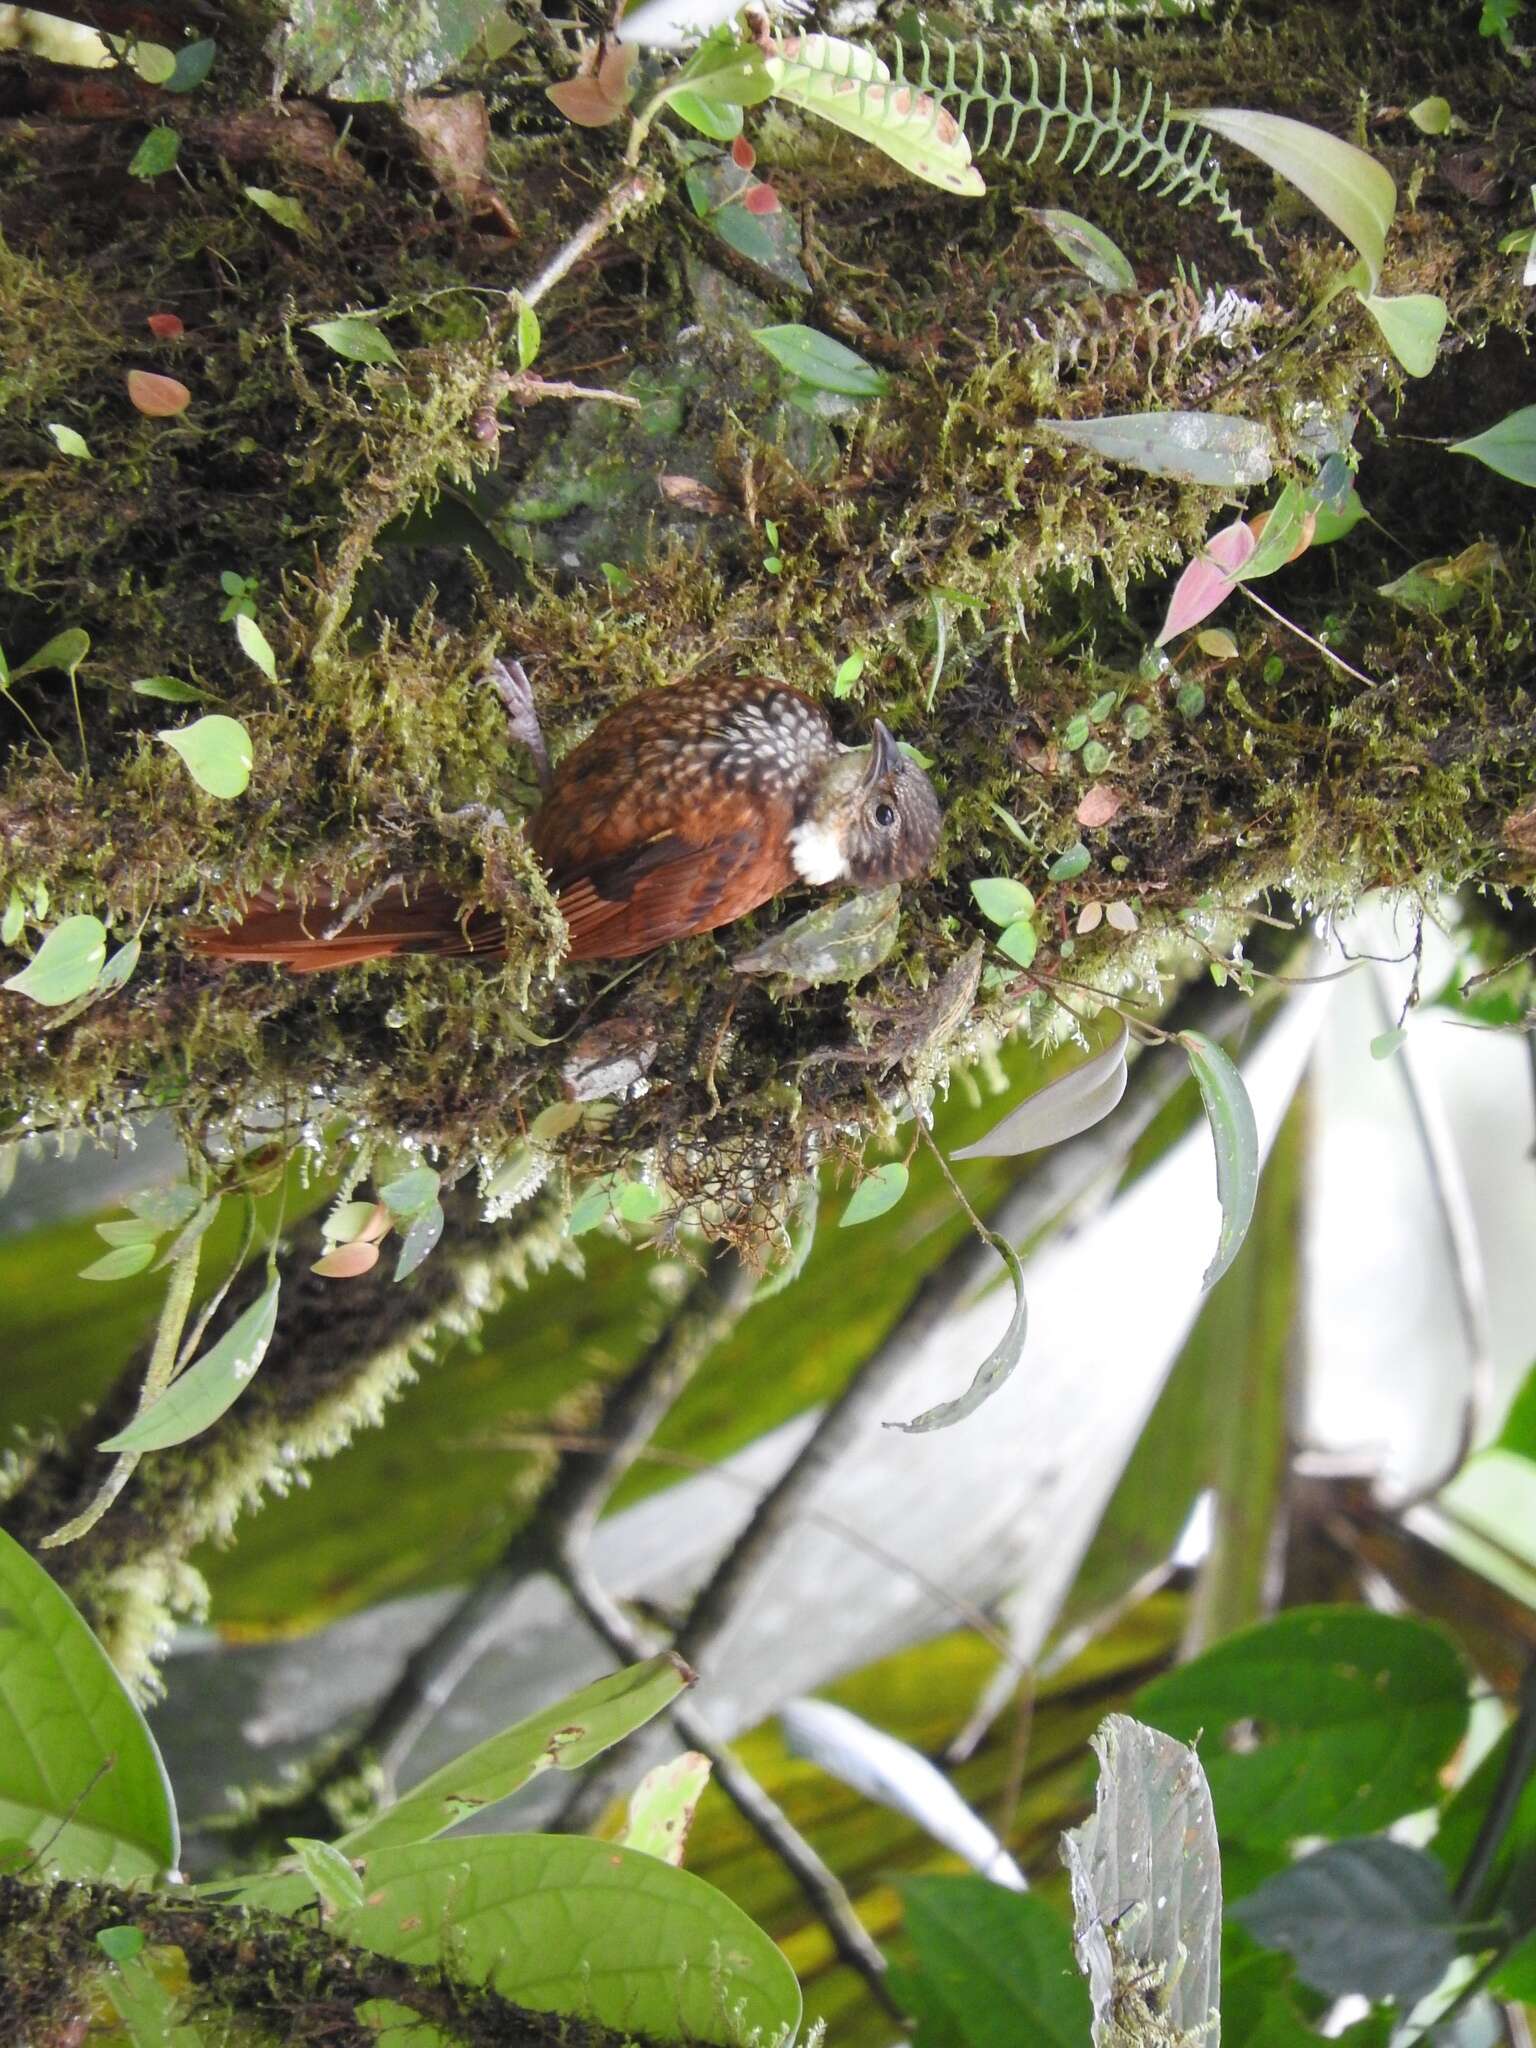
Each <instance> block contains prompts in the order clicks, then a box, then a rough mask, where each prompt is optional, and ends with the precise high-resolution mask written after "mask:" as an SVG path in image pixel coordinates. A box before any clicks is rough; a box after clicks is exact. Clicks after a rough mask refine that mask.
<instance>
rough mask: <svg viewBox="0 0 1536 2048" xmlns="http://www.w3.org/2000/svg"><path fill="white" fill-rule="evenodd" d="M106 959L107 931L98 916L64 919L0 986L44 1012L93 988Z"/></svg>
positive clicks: (72, 1000) (69, 1001)
mask: <svg viewBox="0 0 1536 2048" xmlns="http://www.w3.org/2000/svg"><path fill="white" fill-rule="evenodd" d="M106 958H107V928H106V926H105V925H104V924H103V923H102V921H101V919H100V918H99V917H66V918H65V919H64V921H63V923H62V924H56V925H55V926H54V928H53V930H52V931H51V932H49V933H48V935H47V937H46V938H45V939H44V940H43V943H42V944H41V945H40V946H39V947H38V949H37V951H36V952H35V953H34V954H33V955H32V958H31V961H30V962H29V963H28V965H27V966H25V967H24V968H23V969H22V970H21V972H20V973H19V974H13V975H11V976H10V978H9V979H8V980H7V981H5V982H4V983H0V987H5V988H8V989H14V990H15V992H16V994H17V995H19V996H30V997H31V999H32V1001H33V1002H34V1003H41V1004H42V1005H43V1006H44V1008H45V1009H50V1010H52V1009H58V1008H59V1007H60V1006H61V1005H62V1004H64V1003H72V1002H74V1001H75V1000H76V998H77V997H79V996H83V995H88V994H89V993H90V991H91V990H92V989H93V988H94V987H95V986H96V982H97V979H98V977H99V976H100V974H101V970H102V967H103V966H104V965H105V963H106Z"/></svg>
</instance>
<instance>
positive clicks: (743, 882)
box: [554, 805, 794, 960]
mask: <svg viewBox="0 0 1536 2048" xmlns="http://www.w3.org/2000/svg"><path fill="white" fill-rule="evenodd" d="M691 822H692V823H693V824H702V823H705V822H706V821H705V820H695V821H691ZM708 822H709V823H711V824H712V825H713V826H714V827H715V828H716V829H714V830H712V831H710V832H709V833H708V834H707V835H704V834H699V833H697V832H696V831H694V830H693V829H687V830H684V831H674V832H664V833H658V834H657V835H656V837H655V838H653V839H651V840H648V841H647V842H646V843H645V844H643V845H640V846H636V847H633V848H631V849H628V850H626V851H624V852H622V853H617V854H608V855H606V856H605V857H603V858H600V859H597V860H591V859H587V860H583V861H582V862H581V863H580V865H579V867H575V868H573V867H567V868H566V869H564V870H563V871H560V870H557V871H556V872H555V874H554V882H555V894H556V898H557V900H558V902H559V905H560V914H561V916H562V917H563V918H564V919H565V922H566V925H567V927H568V929H569V931H570V935H571V951H570V957H571V958H572V959H573V960H622V959H627V958H629V957H630V956H631V955H633V954H636V953H649V952H650V951H651V950H652V949H653V948H654V947H656V946H664V945H665V944H666V943H667V941H668V940H669V939H680V938H686V937H687V936H688V935H689V934H690V933H693V932H707V931H713V930H714V929H715V928H716V926H718V925H723V924H730V923H732V922H733V921H734V920H735V919H736V918H738V917H745V915H746V914H747V912H748V911H749V910H755V909H756V908H757V907H758V905H759V904H760V903H766V902H767V901H768V899H769V898H770V897H771V896H777V895H778V893H779V891H780V890H781V889H786V888H788V886H789V884H790V883H791V882H792V881H793V880H794V870H793V868H792V866H791V864H790V862H789V859H788V855H787V853H785V852H784V850H783V848H782V845H781V846H780V847H778V848H775V847H773V846H772V845H771V844H765V834H764V830H763V826H762V821H761V820H759V819H755V818H753V817H752V815H751V813H750V809H749V807H748V806H745V805H743V806H741V807H740V815H739V817H738V819H737V821H736V822H734V823H733V824H729V825H728V823H727V821H726V820H725V819H723V818H721V817H719V816H718V815H716V816H714V817H713V818H712V819H710V820H709V821H708Z"/></svg>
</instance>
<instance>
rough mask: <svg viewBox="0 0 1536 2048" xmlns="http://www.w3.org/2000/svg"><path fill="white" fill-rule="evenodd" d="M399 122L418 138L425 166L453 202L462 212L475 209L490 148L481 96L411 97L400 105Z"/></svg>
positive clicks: (459, 93) (483, 102) (425, 95)
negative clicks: (464, 208) (466, 207)
mask: <svg viewBox="0 0 1536 2048" xmlns="http://www.w3.org/2000/svg"><path fill="white" fill-rule="evenodd" d="M400 118H401V120H402V121H404V123H405V125H406V127H407V128H409V129H410V131H411V133H412V135H414V136H415V138H416V144H417V147H418V148H419V149H420V151H421V155H422V160H423V162H424V163H425V164H426V167H427V169H428V170H429V171H430V172H431V173H432V175H433V177H434V178H435V179H436V180H437V183H438V186H439V188H440V190H441V191H442V192H443V193H444V195H445V196H446V197H447V198H449V199H454V200H457V201H458V202H459V204H460V205H463V206H473V205H475V204H476V203H477V201H478V199H479V196H480V190H481V187H482V186H483V184H484V182H485V152H486V150H487V148H488V147H489V146H490V140H491V117H490V115H489V114H488V113H487V112H486V109H485V100H484V98H483V97H482V95H481V94H479V93H477V92H456V93H450V94H448V95H446V96H445V97H443V98H435V97H434V96H433V95H432V94H430V93H411V94H410V95H409V96H408V97H407V98H405V99H403V100H402V101H401V102H400Z"/></svg>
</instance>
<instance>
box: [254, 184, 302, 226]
mask: <svg viewBox="0 0 1536 2048" xmlns="http://www.w3.org/2000/svg"><path fill="white" fill-rule="evenodd" d="M240 189H241V191H242V192H243V193H244V194H245V196H246V198H247V199H249V200H250V202H251V204H252V206H258V207H260V209H261V211H262V212H263V213H264V214H265V215H266V216H267V218H268V219H269V220H275V221H276V222H277V224H278V226H279V227H280V228H287V229H288V230H289V232H290V233H291V234H295V235H305V236H309V235H313V234H314V232H315V224H314V222H313V221H312V220H311V219H310V217H309V215H308V214H307V213H306V212H305V211H304V203H303V201H302V200H299V199H290V198H289V197H288V195H287V194H286V193H285V192H269V191H268V190H267V188H266V186H265V185H242V186H241V188H240Z"/></svg>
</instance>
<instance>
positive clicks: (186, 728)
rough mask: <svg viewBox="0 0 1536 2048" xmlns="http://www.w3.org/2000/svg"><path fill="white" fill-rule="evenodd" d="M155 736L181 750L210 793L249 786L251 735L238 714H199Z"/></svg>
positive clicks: (242, 621)
mask: <svg viewBox="0 0 1536 2048" xmlns="http://www.w3.org/2000/svg"><path fill="white" fill-rule="evenodd" d="M236 623H237V625H240V626H249V625H250V624H251V623H252V622H251V621H250V620H249V619H246V618H241V619H239V620H238V621H237V622H236ZM155 737H156V739H160V740H164V742H165V744H166V745H167V746H168V747H170V748H171V749H172V750H173V751H174V752H175V753H178V754H180V756H181V758H182V760H183V761H184V762H185V763H186V767H187V773H188V774H189V775H190V776H191V778H192V780H193V781H194V782H195V783H196V784H197V786H198V788H199V789H205V790H207V792H208V794H209V795H210V796H217V797H234V796H239V795H240V794H241V792H242V791H243V790H245V789H246V788H247V787H248V786H249V784H250V780H251V758H252V755H251V736H250V734H249V733H248V732H247V731H246V729H245V727H244V726H243V725H242V724H241V723H240V721H239V719H238V718H227V717H226V716H225V715H224V713H223V712H222V711H210V712H209V714H208V716H207V717H206V718H196V719H194V720H193V721H192V723H191V724H190V725H178V726H173V727H167V728H165V729H164V730H162V731H160V732H158V733H156V735H155Z"/></svg>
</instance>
